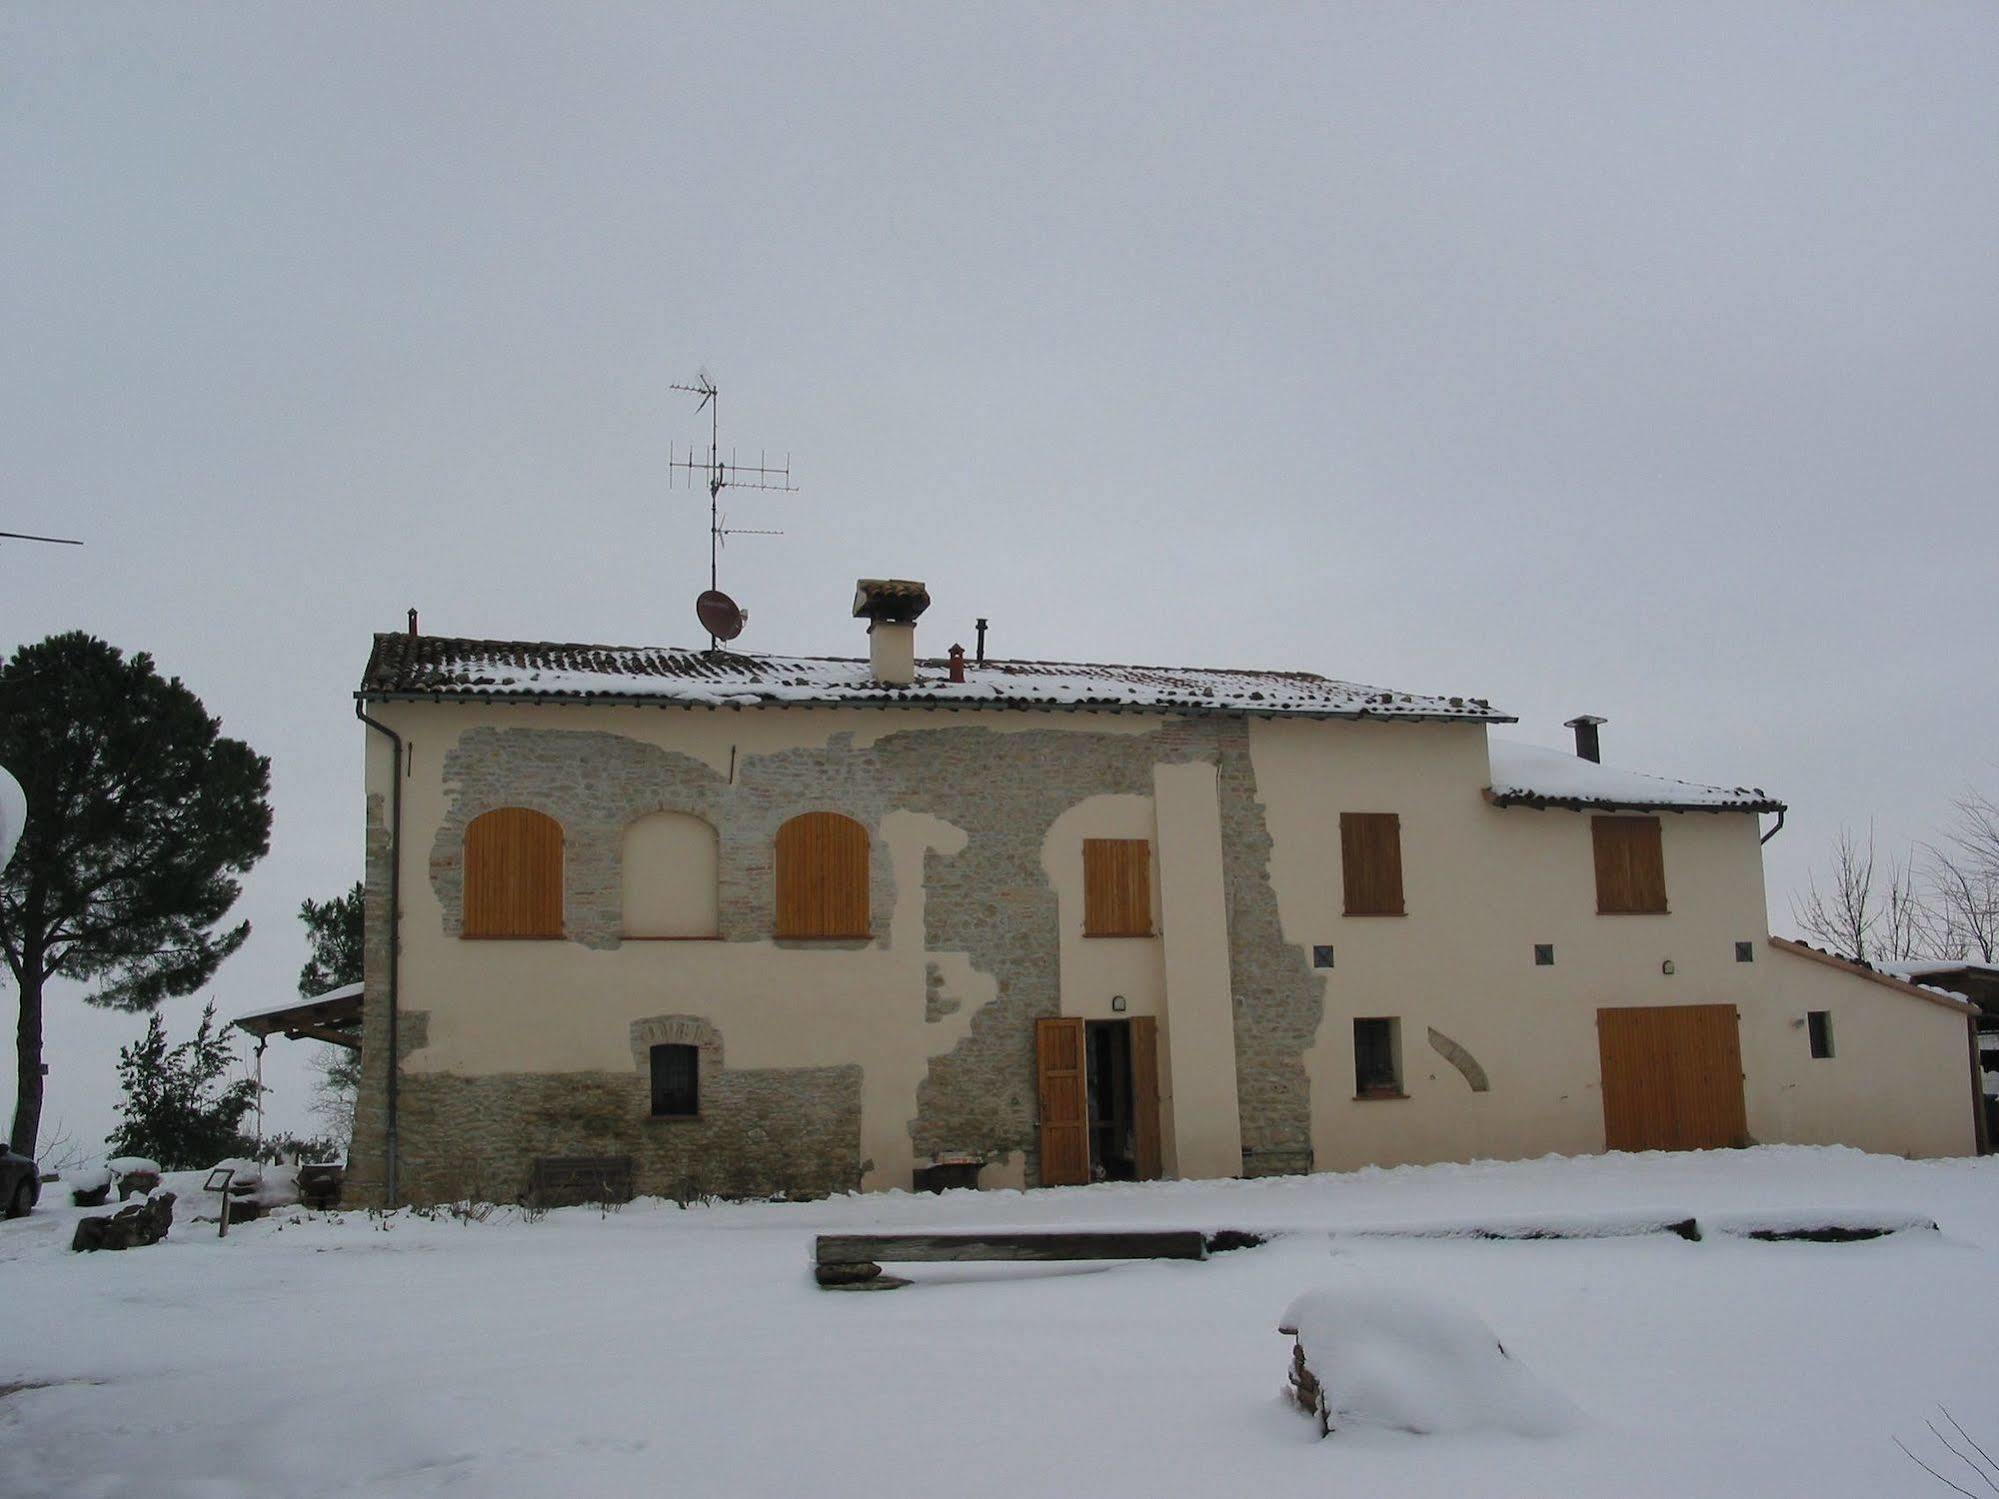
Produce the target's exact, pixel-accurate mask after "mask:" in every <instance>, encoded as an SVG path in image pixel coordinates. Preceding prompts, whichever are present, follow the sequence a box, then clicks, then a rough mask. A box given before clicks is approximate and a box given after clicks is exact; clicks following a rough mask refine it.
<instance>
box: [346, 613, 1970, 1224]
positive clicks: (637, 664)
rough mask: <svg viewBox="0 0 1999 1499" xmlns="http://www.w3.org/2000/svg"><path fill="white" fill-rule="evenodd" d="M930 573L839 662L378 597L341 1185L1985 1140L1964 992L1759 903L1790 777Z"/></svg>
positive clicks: (906, 1173)
mask: <svg viewBox="0 0 1999 1499" xmlns="http://www.w3.org/2000/svg"><path fill="white" fill-rule="evenodd" d="M928 603H929V596H928V594H927V591H926V590H925V589H924V587H923V586H922V585H921V584H917V583H908V582H901V581H894V580H864V581H863V582H862V583H861V584H860V585H859V587H858V589H857V592H856V596H855V600H854V615H855V616H856V618H858V619H861V620H864V621H865V622H866V628H867V636H868V652H867V655H866V656H865V657H860V658H855V659H844V658H841V659H833V658H822V657H781V656H766V655H758V654H739V653H736V652H733V651H725V650H708V651H702V650H679V649H643V648H626V647H608V646H590V645H559V644H545V643H525V642H513V641H490V640H463V639H453V638H446V637H435V636H424V635H419V634H418V633H417V629H416V620H415V615H414V613H412V615H411V620H410V628H409V630H408V631H407V632H397V633H393V634H383V635H378V636H376V637H375V641H374V650H373V653H372V655H371V657H370V659H369V661H368V666H367V670H366V674H365V676H364V677H363V679H362V683H361V687H360V690H359V692H358V693H357V694H356V698H357V703H356V711H357V714H359V715H360V716H361V717H362V719H363V720H364V722H365V724H366V725H367V732H366V745H367V751H366V755H367V762H366V764H367V878H366V887H367V962H366V982H365V985H364V988H363V994H362V998H361V1001H360V1008H361V1014H360V1024H361V1030H362V1037H363V1047H362V1052H363V1072H364V1083H363V1087H362V1094H361V1098H360V1104H359V1108H358V1110H357V1118H356V1125H355V1137H354V1143H353V1152H352V1156H351V1158H350V1164H349V1176H348V1190H349V1194H350V1196H349V1200H350V1201H360V1202H370V1201H374V1202H379V1201H382V1200H385V1199H388V1198H391V1197H393V1198H396V1199H401V1200H415V1201H424V1200H435V1199H440V1198H455V1197H460V1196H467V1195H472V1196H482V1197H488V1198H494V1199H511V1198H513V1197H515V1196H518V1195H520V1194H522V1193H524V1192H529V1191H534V1190H544V1191H548V1192H555V1191H558V1190H560V1189H561V1186H562V1184H563V1183H565V1182H567V1183H570V1184H572V1185H573V1184H574V1183H575V1182H576V1181H577V1180H579V1179H583V1178H590V1179H594V1180H596V1181H597V1182H598V1183H599V1185H600V1187H602V1188H603V1189H605V1190H612V1191H618V1192H622V1191H628V1190H629V1191H638V1192H646V1193H664V1194H680V1195H690V1194H696V1193H721V1194H738V1195H750V1194H766V1193H788V1194H792V1195H812V1194H820V1193H826V1192H832V1191H842V1190H848V1189H853V1188H893V1187H902V1188H907V1187H910V1186H912V1185H917V1186H922V1185H930V1186H939V1185H946V1184H951V1183H963V1184H972V1183H976V1184H977V1185H980V1186H985V1187H994V1186H1023V1185H1026V1186H1033V1185H1044V1186H1045V1185H1056V1184H1065V1183H1083V1182H1089V1181H1092V1180H1101V1179H1133V1178H1138V1179H1144V1178H1152V1177H1189V1178H1192V1177H1233V1176H1257V1175H1269V1174H1275V1173H1286V1172H1303V1171H1313V1170H1328V1169H1343V1168H1350V1167H1358V1166H1362V1165H1366V1164H1370V1163H1375V1164H1382V1165H1389V1164H1396V1163H1404V1162H1426V1161H1439V1160H1457V1159H1468V1158H1472V1157H1479V1156H1492V1157H1516V1156H1528V1155H1537V1154H1541V1153H1544V1152H1549V1151H1559V1152H1566V1153H1574V1152H1590V1151H1599V1150H1604V1149H1614V1150H1643V1149H1651V1148H1667V1149H1682V1148H1699V1147H1720V1146H1732V1145H1737V1144H1742V1143H1747V1142H1754V1141H1764V1142H1769V1141H1801V1142H1845V1143H1849V1144H1853V1145H1858V1146H1862V1147H1865V1148H1868V1149H1874V1150H1882V1151H1893V1152H1900V1153H1907V1154H1911V1155H1926V1156H1932V1155H1952V1154H1962V1153H1968V1152H1971V1151H1973V1150H1975V1149H1977V1148H1978V1145H1979V1143H1980V1142H1979V1134H1978V1123H1977V1120H1978V1118H1979V1115H1978V1113H1977V1110H1976V1109H1975V1107H1974V1104H1975V1099H1976V1092H1975V1084H1974V1077H1973V1066H1972V1051H1971V1042H1970V1039H1969V1038H1970V1028H1969V1017H1970V1016H1971V1015H1972V1014H1973V1013H1974V1012H1975V1008H1976V1007H1975V1006H1973V1005H1971V1004H1969V1003H1968V1002H1967V1001H1965V1000H1963V999H1962V998H1959V997H1957V996H1952V995H1947V994H1943V993H1939V992H1934V991H1932V990H1929V989H1926V988H1923V987H1920V986H1918V985H1915V984H1911V983H1907V982H1902V981H1899V980H1895V979H1892V978H1888V977H1886V976H1884V975H1881V974H1877V973H1871V972H1868V971H1864V970H1862V969H1859V968H1857V967H1855V966H1853V965H1849V964H1843V963H1841V962H1840V961H1839V960H1837V959H1831V958H1827V957H1826V956H1824V955H1822V954H1817V953H1814V952H1812V951H1811V950H1810V949H1806V948H1801V947H1799V946H1797V945H1795V944H1792V943H1788V942H1784V941H1780V940H1776V939H1773V938H1771V937H1770V936H1769V935H1768V933H1769V926H1768V922H1767V919H1766V913H1765V909H1764V893H1763V865H1762V857H1761V849H1760V839H1761V838H1762V836H1763V828H1762V819H1763V817H1764V816H1766V815H1769V816H1774V817H1775V818H1777V819H1778V820H1779V822H1781V818H1782V815H1783V811H1784V808H1783V806H1782V804H1781V803H1779V802H1778V801H1776V800H1775V799H1774V798H1772V797H1770V796H1768V795H1766V794H1765V793H1764V792H1762V791H1760V790H1755V789H1750V788H1742V787H1715V786H1701V785H1692V784H1689V783H1686V782H1682V781H1675V780H1667V779H1663V778H1659V777H1654V776H1647V775H1639V774H1635V773H1632V772H1628V771H1623V770H1619V769H1613V768H1611V767H1609V766H1605V765H1603V764H1601V763H1599V757H1598V753H1597V749H1596V742H1597V739H1596V736H1597V724H1598V722H1600V721H1599V720H1593V719H1588V718H1584V719H1578V720H1576V721H1575V723H1574V725H1573V726H1574V728H1575V730H1576V739H1577V751H1578V752H1577V753H1575V754H1571V753H1568V752H1566V751H1554V750H1548V749H1540V748H1535V747H1532V746H1530V745H1525V744H1520V743H1515V742H1512V741H1510V740H1507V739H1504V738H1501V737H1498V736H1497V735H1496V734H1495V732H1494V731H1495V730H1498V729H1501V728H1502V727H1503V726H1505V725H1507V724H1510V723H1512V722H1513V720H1512V719H1511V718H1509V717H1508V716H1507V715H1505V714H1504V713H1502V712H1500V711H1498V710H1497V709H1495V708H1494V707H1492V706H1491V705H1490V704H1489V703H1487V702H1485V701H1483V700H1481V699H1478V698H1470V697H1425V696H1419V695H1415V694H1411V693H1404V692H1399V691H1388V690H1383V689H1380V688H1375V687H1364V686H1358V685H1355V684H1352V683H1347V682H1340V681H1333V680H1329V679H1326V678H1323V677H1318V676H1312V675H1308V674H1303V673H1296V672H1276V671H1222V670H1210V669H1185V670H1168V669H1160V668H1153V667H1134V666H1108V665H1087V664H1074V663H1061V662H1042V661H1012V660H996V659H986V658H985V653H984V648H983V629H981V632H980V637H981V643H980V646H979V648H978V650H977V652H976V653H975V654H973V655H972V656H971V658H970V659H967V655H966V653H965V652H964V651H963V650H961V649H959V648H957V647H955V646H954V647H953V648H952V650H951V651H950V653H949V654H948V655H947V656H941V657H940V656H931V657H919V656H918V654H917V651H916V643H915V635H916V628H917V621H918V619H919V616H921V614H922V613H923V611H924V609H925V607H926V606H927V605H928ZM982 623H983V622H982ZM857 634H858V630H857ZM857 643H858V641H857ZM327 1023H329V1024H331V1023H334V1022H331V1021H329V1022H327ZM392 1059H393V1060H392ZM579 1173H581V1176H579Z"/></svg>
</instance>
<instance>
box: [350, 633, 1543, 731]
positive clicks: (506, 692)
mask: <svg viewBox="0 0 1999 1499" xmlns="http://www.w3.org/2000/svg"><path fill="white" fill-rule="evenodd" d="M358 695H359V696H361V697H363V698H371V699H373V698H411V697H421V698H432V697H434V698H501V699H510V700H521V699H528V700H565V699H566V700H579V701H580V700H586V699H615V700H645V701H657V702H680V703H686V704H689V705H692V706H705V707H751V706H767V705H769V706H775V705H786V704H789V705H800V706H804V705H816V706H874V707H881V706H888V705H892V704H898V703H902V704H914V705H921V706H930V707H949V708H1083V709H1092V710H1096V711H1104V712H1145V713H1184V714H1207V713H1243V714H1252V715H1270V716H1285V717H1291V716H1296V717H1310V718H1402V719H1457V720H1469V721H1474V722H1486V723H1512V722H1513V721H1514V720H1513V719H1512V718H1511V717H1510V716H1509V715H1507V714H1504V713H1501V712H1499V711H1498V710H1497V709H1495V708H1494V707H1493V706H1492V705H1491V704H1490V703H1488V702H1486V701H1485V700H1484V699H1483V698H1473V697H1431V696H1422V695H1418V694H1414V693H1407V692H1395V691H1391V690H1389V689H1387V688H1382V687H1369V686H1364V685H1362V684H1360V683H1357V682H1341V681H1335V680H1333V679H1331V678H1329V677H1321V676H1316V675H1314V674H1312V673H1310V672H1289V671H1228V670H1222V669H1218V668H1214V667H1202V666H1192V667H1168V666H1116V665H1105V664H1097V663H1090V662H1074V661H987V662H985V663H983V664H979V663H974V662H967V663H966V666H965V680H964V681H963V682H962V683H954V682H952V681H951V680H950V679H949V675H948V670H947V666H946V663H945V662H943V661H941V660H931V661H922V662H919V663H918V664H917V680H916V682H915V684H914V685H913V686H909V687H893V686H887V685H884V684H883V683H880V682H877V681H874V680H873V679H872V676H871V675H870V667H869V665H868V663H867V662H866V661H863V660H851V659H846V658H840V657H827V656H766V655H750V654H746V653H741V652H736V651H703V650H688V649H681V648H678V647H651V646H613V645H564V644H557V643H554V642H549V641H525V640H463V639H458V638H455V637H452V636H444V635H421V636H410V635H408V634H406V633H403V632H395V633H389V634H382V635H377V636H376V637H375V646H374V651H373V653H372V654H371V655H370V656H369V658H368V667H367V670H366V672H365V673H363V675H362V678H361V687H360V691H359V694H358Z"/></svg>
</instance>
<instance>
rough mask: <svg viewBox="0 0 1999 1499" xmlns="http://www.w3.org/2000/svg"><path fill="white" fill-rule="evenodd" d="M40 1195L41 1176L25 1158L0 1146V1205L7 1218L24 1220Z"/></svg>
mask: <svg viewBox="0 0 1999 1499" xmlns="http://www.w3.org/2000/svg"><path fill="white" fill-rule="evenodd" d="M41 1195H42V1174H41V1172H40V1171H39V1170H38V1169H36V1166H35V1163H34V1162H33V1161H32V1160H30V1159H29V1158H28V1157H27V1156H24V1155H16V1154H15V1153H14V1149H13V1147H12V1146H9V1145H0V1203H5V1204H6V1214H7V1216H8V1217H9V1218H25V1217H27V1216H28V1214H29V1212H30V1211H31V1210H32V1209H33V1208H34V1206H35V1203H36V1202H37V1201H38V1200H39V1199H40V1197H41Z"/></svg>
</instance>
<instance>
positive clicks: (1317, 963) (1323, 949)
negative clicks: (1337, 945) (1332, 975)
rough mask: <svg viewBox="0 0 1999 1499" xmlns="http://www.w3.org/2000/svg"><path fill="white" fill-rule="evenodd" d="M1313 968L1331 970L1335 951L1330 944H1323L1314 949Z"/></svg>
mask: <svg viewBox="0 0 1999 1499" xmlns="http://www.w3.org/2000/svg"><path fill="white" fill-rule="evenodd" d="M1312 966H1313V967H1314V968H1331V967H1332V966H1333V949H1332V947H1331V945H1330V944H1323V943H1322V944H1321V945H1319V946H1318V947H1315V948H1313V949H1312Z"/></svg>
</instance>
